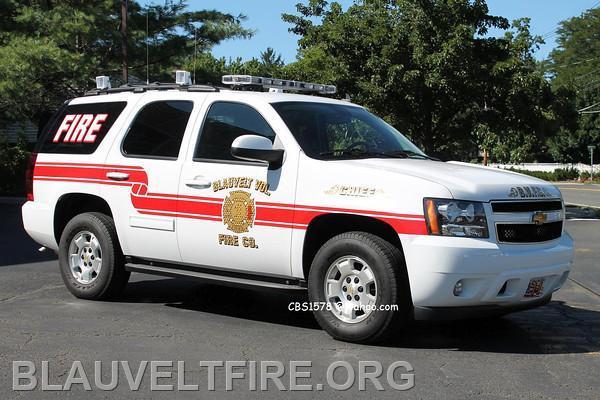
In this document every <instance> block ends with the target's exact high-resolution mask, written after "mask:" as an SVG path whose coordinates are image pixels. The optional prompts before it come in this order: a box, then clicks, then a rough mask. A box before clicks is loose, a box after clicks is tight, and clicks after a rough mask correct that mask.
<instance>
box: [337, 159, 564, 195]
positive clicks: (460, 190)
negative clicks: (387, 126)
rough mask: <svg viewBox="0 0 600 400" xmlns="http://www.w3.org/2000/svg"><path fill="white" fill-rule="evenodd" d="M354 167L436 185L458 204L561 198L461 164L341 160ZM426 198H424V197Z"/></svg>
mask: <svg viewBox="0 0 600 400" xmlns="http://www.w3.org/2000/svg"><path fill="white" fill-rule="evenodd" d="M339 162H340V163H348V164H351V165H352V166H355V167H359V166H360V167H362V168H372V169H373V170H377V171H380V172H391V173H398V174H404V175H410V176H414V177H417V178H421V179H426V180H428V181H431V182H435V183H438V184H440V185H442V186H444V187H446V189H448V190H449V191H450V193H452V196H453V197H454V198H455V199H459V200H476V201H490V200H515V199H541V198H561V193H560V191H559V190H558V189H557V188H556V187H555V186H554V185H552V184H550V183H548V182H546V181H543V180H541V179H537V178H533V177H530V176H527V175H523V174H519V173H516V172H511V171H505V170H501V169H498V168H491V167H483V166H478V165H474V164H467V163H461V162H454V161H451V162H440V161H430V160H418V159H405V158H403V159H363V160H344V161H339ZM425 195H427V194H425Z"/></svg>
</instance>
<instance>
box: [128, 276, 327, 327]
mask: <svg viewBox="0 0 600 400" xmlns="http://www.w3.org/2000/svg"><path fill="white" fill-rule="evenodd" d="M118 301H120V302H135V303H138V302H145V303H164V304H165V305H166V306H167V307H173V308H179V309H185V310H191V311H198V312H203V313H210V314H219V315H223V316H228V317H234V318H240V319H246V320H253V321H260V322H267V323H272V324H278V325H288V326H295V327H300V328H309V329H320V327H319V325H318V324H317V322H316V321H315V319H314V317H313V315H312V313H311V312H310V311H297V312H296V311H289V310H288V306H289V305H290V303H293V302H300V303H302V302H307V301H308V297H307V296H306V294H304V293H298V294H295V293H287V292H284V293H282V292H277V291H270V290H264V289H260V290H258V289H257V290H252V289H246V288H237V287H227V286H219V285H212V284H204V283H199V282H197V281H193V280H185V279H158V280H146V281H138V282H130V283H129V284H128V285H127V289H126V290H125V292H124V293H123V295H122V297H121V298H119V300H118Z"/></svg>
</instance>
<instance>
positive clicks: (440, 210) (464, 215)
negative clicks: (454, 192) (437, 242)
mask: <svg viewBox="0 0 600 400" xmlns="http://www.w3.org/2000/svg"><path fill="white" fill-rule="evenodd" d="M423 204H424V207H425V220H426V221H427V230H428V231H429V234H430V235H441V236H461V237H474V238H487V237H489V232H488V226H487V219H486V218H485V211H484V209H483V204H482V203H479V202H475V201H460V200H445V199H424V201H423Z"/></svg>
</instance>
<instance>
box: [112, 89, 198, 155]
mask: <svg viewBox="0 0 600 400" xmlns="http://www.w3.org/2000/svg"><path fill="white" fill-rule="evenodd" d="M193 107H194V104H193V103H192V102H191V101H178V100H177V101H175V100H169V101H157V102H154V103H150V104H148V105H146V106H145V107H144V108H143V109H142V110H141V111H140V112H139V113H138V115H137V116H136V117H135V120H134V121H133V123H132V124H131V127H130V128H129V132H128V133H127V136H126V137H125V140H124V141H123V146H122V149H123V153H124V154H125V156H128V157H150V158H168V159H176V158H177V156H178V155H179V148H180V147H181V141H182V140H183V134H184V133H185V128H186V126H187V123H188V120H189V119H190V115H191V113H192V108H193Z"/></svg>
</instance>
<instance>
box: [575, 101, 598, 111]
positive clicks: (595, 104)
mask: <svg viewBox="0 0 600 400" xmlns="http://www.w3.org/2000/svg"><path fill="white" fill-rule="evenodd" d="M596 106H600V101H599V102H598V103H594V104H592V105H591V106H587V107H583V108H582V109H581V110H577V112H579V113H582V112H585V111H587V110H589V109H590V108H594V107H596Z"/></svg>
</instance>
